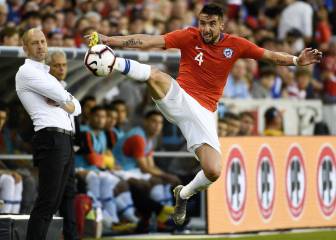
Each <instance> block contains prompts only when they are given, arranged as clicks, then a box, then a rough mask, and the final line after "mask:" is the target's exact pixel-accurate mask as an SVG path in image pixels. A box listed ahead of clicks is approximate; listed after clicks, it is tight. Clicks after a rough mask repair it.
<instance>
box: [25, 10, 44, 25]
mask: <svg viewBox="0 0 336 240" xmlns="http://www.w3.org/2000/svg"><path fill="white" fill-rule="evenodd" d="M23 20H24V21H23V22H22V24H21V25H23V26H22V28H23V29H30V28H41V27H42V18H41V15H40V13H39V12H37V11H31V12H27V14H26V15H24V18H23Z"/></svg>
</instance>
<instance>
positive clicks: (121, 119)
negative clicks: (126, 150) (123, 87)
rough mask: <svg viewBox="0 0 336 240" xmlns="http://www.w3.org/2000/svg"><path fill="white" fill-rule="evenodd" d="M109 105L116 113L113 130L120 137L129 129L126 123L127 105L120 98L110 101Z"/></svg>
mask: <svg viewBox="0 0 336 240" xmlns="http://www.w3.org/2000/svg"><path fill="white" fill-rule="evenodd" d="M111 107H112V108H114V109H115V110H116V111H117V113H118V119H117V124H116V125H115V131H116V133H117V138H118V139H119V138H121V137H123V136H124V135H125V132H126V131H127V130H129V127H130V126H129V124H128V107H127V105H126V102H125V101H124V100H121V99H116V100H113V101H112V102H111Z"/></svg>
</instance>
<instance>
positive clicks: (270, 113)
mask: <svg viewBox="0 0 336 240" xmlns="http://www.w3.org/2000/svg"><path fill="white" fill-rule="evenodd" d="M279 114H280V112H279V110H278V109H276V108H275V107H270V108H268V109H267V110H266V111H265V113H264V118H265V123H266V125H269V124H270V123H272V122H273V120H274V118H275V117H276V116H277V115H279Z"/></svg>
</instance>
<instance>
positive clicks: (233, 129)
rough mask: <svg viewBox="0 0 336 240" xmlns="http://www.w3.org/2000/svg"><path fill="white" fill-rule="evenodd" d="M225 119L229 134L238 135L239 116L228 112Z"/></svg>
mask: <svg viewBox="0 0 336 240" xmlns="http://www.w3.org/2000/svg"><path fill="white" fill-rule="evenodd" d="M224 119H225V121H226V123H227V136H230V137H232V136H238V133H239V130H240V121H239V116H238V115H237V114H234V113H231V112H226V113H225V115H224Z"/></svg>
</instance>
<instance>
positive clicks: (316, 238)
mask: <svg viewBox="0 0 336 240" xmlns="http://www.w3.org/2000/svg"><path fill="white" fill-rule="evenodd" d="M103 239H104V240H151V239H167V240H169V239H174V240H186V239H188V240H196V239H217V240H335V239H336V230H335V231H320V232H305V233H280V234H267V235H263V236H246V237H235V236H233V237H220V236H211V235H208V236H207V235H198V236H192V235H183V236H177V235H171V236H170V235H163V236H159V235H148V236H142V237H140V238H139V237H136V238H135V237H131V236H129V237H113V238H103Z"/></svg>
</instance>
